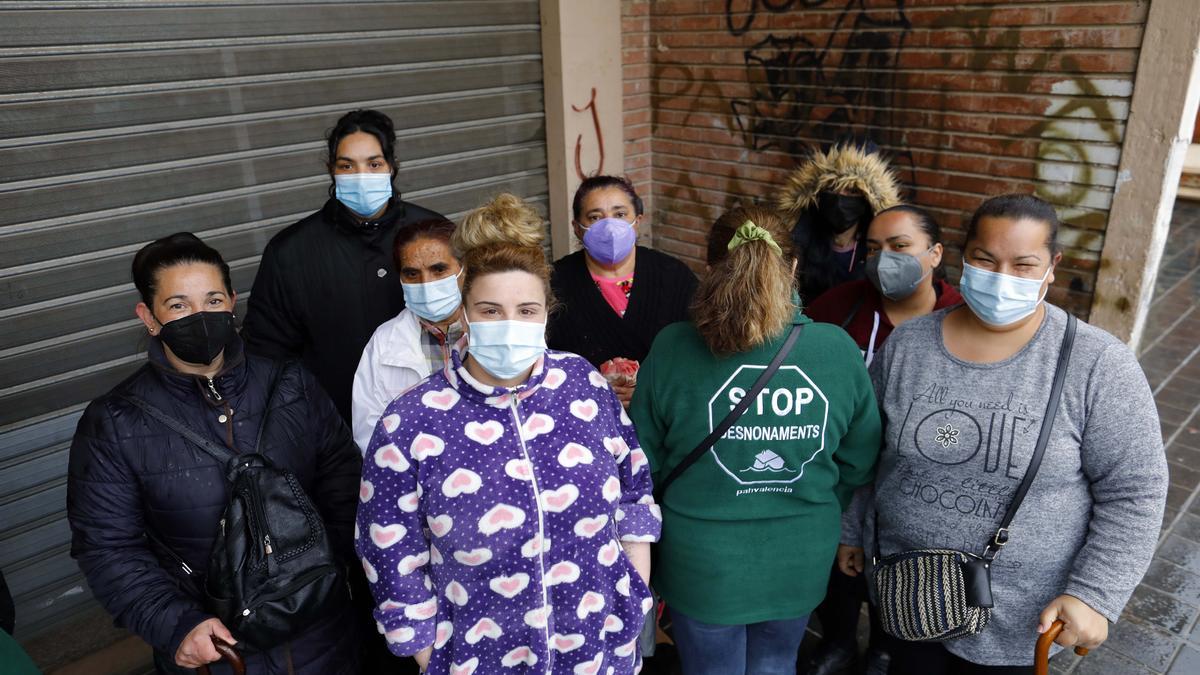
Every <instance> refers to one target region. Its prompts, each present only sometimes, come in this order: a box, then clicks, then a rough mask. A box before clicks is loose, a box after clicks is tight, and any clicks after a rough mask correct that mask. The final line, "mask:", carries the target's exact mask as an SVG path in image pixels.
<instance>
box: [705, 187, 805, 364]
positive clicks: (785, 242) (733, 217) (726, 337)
mask: <svg viewBox="0 0 1200 675" xmlns="http://www.w3.org/2000/svg"><path fill="white" fill-rule="evenodd" d="M731 246H732V250H730V247H731ZM793 260H794V258H793V256H792V241H791V237H790V236H789V234H788V231H787V228H786V227H785V226H784V224H783V220H782V219H781V218H780V216H779V214H778V213H776V212H775V211H774V210H772V209H769V208H766V207H762V206H746V207H738V208H734V209H733V210H731V211H728V212H726V213H725V214H724V215H722V216H721V217H720V218H718V219H717V221H716V222H715V223H713V226H712V229H711V230H710V231H709V234H708V264H709V267H710V269H709V272H708V274H707V275H705V277H704V279H703V280H701V282H700V286H699V287H698V288H697V289H696V294H695V296H694V297H693V299H692V306H691V315H692V320H693V321H694V322H695V324H696V330H697V331H699V333H700V336H701V337H702V338H703V339H704V342H705V344H707V345H708V348H709V350H710V351H712V353H713V354H716V355H718V356H722V355H726V354H733V353H738V352H745V351H749V350H751V349H754V348H755V347H758V346H760V345H763V344H765V343H767V342H769V341H770V340H771V339H773V338H775V337H778V336H779V335H781V334H782V333H783V331H784V330H785V329H786V328H787V326H788V325H789V324H790V323H791V321H792V318H793V316H794V315H795V312H796V304H795V302H794V301H793V296H794V294H795V277H794V276H793V274H792V261H793Z"/></svg>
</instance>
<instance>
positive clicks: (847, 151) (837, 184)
mask: <svg viewBox="0 0 1200 675" xmlns="http://www.w3.org/2000/svg"><path fill="white" fill-rule="evenodd" d="M848 189H856V190H858V191H860V192H862V193H863V195H865V196H866V198H867V201H868V202H870V204H871V211H872V212H873V213H879V212H880V211H882V210H883V209H886V208H890V207H893V206H895V205H897V204H899V203H900V181H899V179H897V177H896V172H895V171H893V170H892V168H891V166H890V165H889V164H888V162H887V159H885V158H884V157H883V156H881V155H880V154H878V153H874V152H869V151H867V150H863V149H862V148H859V147H858V146H856V145H852V144H842V145H835V146H834V147H832V148H830V149H829V150H827V151H824V152H822V151H821V150H814V151H813V153H812V154H811V155H809V157H808V158H807V159H806V160H804V163H803V164H801V165H800V166H799V167H797V168H796V169H795V170H793V171H792V173H791V174H790V175H789V176H788V177H787V180H786V181H785V182H784V185H783V187H782V188H781V189H780V190H779V193H778V195H777V196H776V203H777V204H778V206H779V208H780V209H781V210H782V211H784V212H785V213H787V214H788V215H789V216H791V217H792V218H797V217H799V215H800V214H801V213H802V212H803V211H804V210H805V209H808V208H809V207H811V206H814V205H815V204H816V203H817V195H818V194H819V193H820V192H821V191H823V190H833V191H835V192H836V191H842V190H848Z"/></svg>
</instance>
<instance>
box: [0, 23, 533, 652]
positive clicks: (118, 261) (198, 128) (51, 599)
mask: <svg viewBox="0 0 1200 675" xmlns="http://www.w3.org/2000/svg"><path fill="white" fill-rule="evenodd" d="M357 107H373V108H377V109H379V110H382V111H384V112H386V113H387V114H389V115H391V116H392V118H393V119H394V120H395V121H396V126H397V133H398V135H399V137H400V141H399V143H398V147H397V151H398V155H399V157H400V172H399V178H398V184H399V186H400V187H401V189H402V190H403V191H404V195H405V198H406V199H409V200H411V201H415V202H417V203H420V204H422V205H424V206H427V207H429V208H432V209H435V210H437V211H440V212H442V213H445V214H447V215H449V216H451V217H457V216H458V215H460V214H461V213H462V212H464V211H465V210H467V209H469V208H471V207H473V206H475V205H477V204H478V203H480V202H482V201H483V200H485V199H486V198H487V197H489V196H490V195H491V194H493V193H495V192H498V191H500V190H509V191H512V192H515V193H517V194H519V195H522V196H524V197H526V198H528V199H530V200H531V201H533V202H534V203H537V204H539V205H540V206H542V208H544V203H545V201H546V193H547V184H546V147H545V128H544V119H543V118H544V106H543V102H542V64H541V39H540V35H539V26H538V2H537V0H487V1H471V0H438V1H436V2H353V1H345V2H313V1H311V0H293V1H292V2H280V1H278V0H271V1H269V2H268V1H266V0H243V1H241V2H232V1H227V0H210V1H208V2H203V3H201V2H145V1H142V2H139V1H136V0H125V1H116V0H110V1H105V2H32V1H31V2H0V476H2V479H0V569H2V570H3V571H4V573H5V576H6V577H7V579H8V583H9V585H10V587H11V588H12V591H13V593H14V595H15V597H16V601H17V605H18V607H17V610H18V616H19V625H18V637H25V638H27V637H30V636H32V635H34V634H36V633H37V632H40V631H42V630H45V629H46V628H48V627H50V626H53V625H54V624H56V623H59V622H62V621H64V620H66V619H68V618H69V617H71V616H72V615H74V614H77V613H78V612H79V611H81V610H82V609H85V608H87V607H88V606H89V603H92V602H93V601H92V600H91V599H90V595H89V593H88V591H87V587H86V584H85V583H84V582H83V579H82V577H81V575H80V573H79V570H78V568H77V567H76V565H75V563H74V561H73V560H71V558H70V556H69V554H68V540H69V533H68V528H67V523H66V519H65V510H64V509H65V493H66V485H65V481H66V479H65V474H66V460H67V449H68V446H69V444H70V438H71V434H72V433H73V432H74V428H75V423H76V420H77V419H78V416H79V413H80V411H81V410H82V409H83V406H84V405H85V404H86V403H87V401H89V400H90V399H92V398H94V397H95V396H97V395H99V394H101V393H103V392H104V391H107V390H108V388H110V387H111V386H112V385H113V384H115V383H116V382H117V381H119V380H120V379H121V378H123V377H124V376H125V375H126V374H128V373H129V372H131V371H132V370H134V369H136V368H137V367H138V365H139V363H140V362H141V360H142V358H143V355H142V352H143V350H144V344H143V343H142V342H141V340H140V336H141V335H142V333H143V331H142V330H141V329H140V328H139V325H138V321H137V320H136V319H135V318H134V316H133V306H134V304H135V303H136V302H137V298H136V293H135V291H134V289H133V285H132V284H131V283H130V281H129V263H130V261H131V259H132V255H133V253H134V252H135V251H136V250H137V249H138V248H139V247H140V246H141V245H142V244H144V243H145V242H147V241H149V240H151V239H154V238H157V237H159V236H163V235H166V234H170V233H171V232H176V231H180V230H189V231H192V232H195V233H197V234H198V235H199V236H201V237H202V238H204V239H205V240H206V241H208V242H209V243H210V244H212V245H213V246H215V247H216V248H217V249H218V250H220V251H221V252H222V254H223V255H224V256H225V258H226V260H228V261H229V262H230V264H231V266H232V268H233V276H234V283H235V285H236V286H237V290H238V292H239V293H240V294H243V298H244V297H246V296H247V295H248V291H249V288H250V284H251V281H252V280H253V278H254V273H255V271H256V270H257V267H258V259H259V255H260V253H261V252H262V249H263V246H264V245H265V244H266V242H267V241H268V240H269V239H270V238H271V236H272V235H273V234H275V233H276V232H277V231H279V230H280V229H281V228H283V227H285V226H286V225H288V224H290V223H292V222H294V221H296V220H298V219H299V218H301V217H303V216H304V215H306V214H308V213H310V212H312V211H313V210H315V209H316V208H317V207H318V206H319V205H320V204H321V203H322V201H323V200H324V199H325V197H326V189H327V185H328V178H327V176H326V175H325V171H324V166H323V160H322V145H323V144H322V141H321V137H322V135H323V134H324V132H325V130H326V129H327V128H328V127H330V126H332V124H333V122H334V120H335V119H336V118H337V117H338V116H339V115H340V114H341V113H342V112H345V111H347V110H350V109H353V108H357ZM243 310H244V307H243Z"/></svg>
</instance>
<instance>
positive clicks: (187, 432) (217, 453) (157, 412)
mask: <svg viewBox="0 0 1200 675" xmlns="http://www.w3.org/2000/svg"><path fill="white" fill-rule="evenodd" d="M120 396H121V398H123V399H125V400H126V401H129V402H130V403H132V404H134V405H136V406H137V407H139V408H141V409H142V410H143V411H145V413H146V414H147V415H149V416H151V417H153V418H154V419H156V420H158V421H159V422H161V423H162V424H164V425H165V426H167V427H168V428H169V429H171V430H172V431H174V432H176V433H178V434H179V435H180V436H183V437H184V438H185V439H187V440H188V441H191V442H192V444H193V445H195V446H196V447H198V448H200V449H201V450H203V451H204V452H205V453H206V454H208V455H209V456H211V457H212V458H213V459H215V460H217V462H219V463H220V464H222V465H224V464H225V463H226V462H228V461H229V460H231V459H233V458H234V457H236V455H234V454H233V452H231V451H230V450H229V449H228V448H223V447H221V446H219V445H217V444H216V443H213V442H212V441H210V440H208V439H207V438H205V437H204V436H201V435H200V434H199V433H197V432H196V430H195V429H192V428H191V427H190V426H188V425H187V424H185V423H184V422H183V421H181V420H178V419H176V418H174V417H172V416H170V415H168V414H167V413H165V412H163V411H162V409H161V408H159V407H157V406H155V405H154V404H152V403H150V402H149V401H146V400H145V399H143V398H141V397H139V396H135V395H133V394H121V395H120Z"/></svg>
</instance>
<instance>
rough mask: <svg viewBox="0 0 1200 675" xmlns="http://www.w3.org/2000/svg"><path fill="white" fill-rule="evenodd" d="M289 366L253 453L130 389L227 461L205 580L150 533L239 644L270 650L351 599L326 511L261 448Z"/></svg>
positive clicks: (143, 404) (153, 413) (150, 411)
mask: <svg viewBox="0 0 1200 675" xmlns="http://www.w3.org/2000/svg"><path fill="white" fill-rule="evenodd" d="M287 368H288V365H287V364H277V365H276V366H275V370H274V372H273V373H272V377H271V387H270V389H269V390H268V391H269V393H268V395H267V405H266V408H265V409H264V410H263V419H262V422H261V424H260V426H259V429H258V438H257V440H256V442H255V449H254V452H253V453H246V454H235V453H233V452H232V451H230V450H229V449H228V448H225V447H222V446H220V445H217V444H216V443H213V442H212V441H210V440H209V439H208V438H206V437H205V436H203V435H202V434H200V433H199V432H197V431H196V430H194V429H192V428H191V427H190V426H189V425H188V424H187V423H185V422H183V421H182V420H179V419H176V418H175V417H173V416H171V415H170V414H168V413H166V412H164V411H163V410H161V409H160V408H158V407H157V406H155V405H153V404H151V403H149V402H148V401H146V400H144V399H141V398H139V397H137V396H132V395H129V396H122V398H124V399H125V400H127V401H129V402H130V403H132V404H134V405H135V406H137V407H138V408H140V409H141V410H142V411H144V412H145V413H146V414H147V415H149V416H150V417H152V418H153V419H155V420H157V421H158V422H159V423H161V424H163V425H164V426H166V427H167V428H169V429H171V430H172V431H174V432H175V433H177V434H179V435H180V436H182V437H183V438H184V439H185V440H187V441H188V442H190V443H191V444H192V445H194V446H196V447H197V448H198V449H200V450H202V451H203V452H204V453H205V454H207V455H209V456H211V457H212V458H213V459H215V460H217V462H218V464H219V465H220V466H221V467H223V473H224V474H225V478H226V480H227V481H228V482H229V504H228V505H227V506H226V507H225V512H224V514H222V516H221V521H220V523H219V525H218V531H217V535H216V538H215V539H214V540H213V546H212V551H211V553H210V555H209V563H208V572H207V574H206V575H205V576H204V578H203V579H202V580H201V579H198V578H197V575H196V574H195V573H194V572H193V571H192V569H191V568H190V567H189V566H188V564H187V563H186V562H185V561H184V560H183V558H182V557H180V556H179V555H178V554H176V553H175V552H174V551H172V550H171V549H170V548H169V547H167V546H166V545H165V544H164V543H163V542H162V541H161V540H159V539H158V538H157V537H155V536H153V535H152V534H151V533H150V531H149V530H148V529H147V536H148V537H149V538H150V539H151V541H152V542H154V543H155V544H157V545H158V547H159V548H161V549H164V550H165V552H166V553H167V555H168V556H169V557H171V558H172V559H173V560H175V562H176V563H177V564H178V565H179V566H180V568H181V569H182V571H183V572H184V575H185V579H186V581H185V582H184V583H185V585H186V586H187V587H188V588H189V590H192V591H193V592H197V594H198V595H199V597H197V598H195V599H197V600H198V601H200V602H202V604H203V605H204V608H205V610H206V611H209V612H212V613H213V614H214V615H216V617H217V618H219V619H220V620H221V622H222V623H224V624H225V625H226V626H227V627H228V628H229V630H230V631H231V632H232V633H233V635H234V637H236V638H237V639H238V641H239V647H242V646H245V645H248V646H249V647H251V648H253V649H258V650H263V651H265V650H268V649H271V648H273V647H276V646H278V645H281V644H283V643H284V642H286V641H288V640H289V639H291V638H292V637H294V636H295V635H298V634H299V633H301V632H303V631H304V630H306V629H308V628H309V627H310V626H312V625H313V624H314V623H316V622H317V621H318V620H320V619H322V618H324V617H327V616H329V615H331V614H332V613H334V612H336V611H337V610H339V609H340V608H341V607H342V603H344V602H346V601H347V599H348V594H347V589H346V584H345V574H344V571H343V567H342V565H341V563H340V562H339V561H338V559H337V556H336V555H335V553H334V549H333V545H332V543H331V541H330V539H329V535H328V533H327V531H326V529H325V524H324V521H323V520H322V518H321V514H320V513H319V512H318V511H317V508H316V507H315V505H314V504H313V503H312V501H311V500H310V499H309V497H308V495H307V494H306V493H305V492H304V488H303V487H302V486H301V485H300V482H299V481H298V480H297V479H296V477H295V476H294V475H293V474H292V473H291V472H290V471H288V470H286V469H283V468H280V467H277V466H275V465H274V463H272V462H271V461H270V460H269V459H268V458H267V457H266V455H264V454H262V453H261V449H262V439H263V432H264V431H265V430H266V426H267V419H268V418H269V417H270V414H271V409H272V408H273V407H274V406H275V405H276V404H277V401H276V400H275V399H276V397H277V396H276V395H277V389H278V387H277V384H278V382H279V380H280V379H282V373H283V371H284V370H285V369H287Z"/></svg>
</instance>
